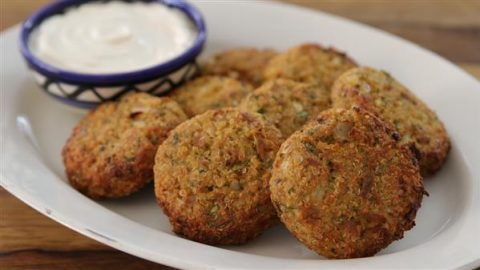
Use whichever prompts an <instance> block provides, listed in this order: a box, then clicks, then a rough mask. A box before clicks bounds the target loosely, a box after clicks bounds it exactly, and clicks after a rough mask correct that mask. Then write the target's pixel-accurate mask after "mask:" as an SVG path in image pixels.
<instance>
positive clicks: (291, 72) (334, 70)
mask: <svg viewBox="0 0 480 270" xmlns="http://www.w3.org/2000/svg"><path fill="white" fill-rule="evenodd" d="M356 66H357V64H356V63H355V62H354V61H353V60H352V59H350V58H349V57H348V56H347V55H346V54H344V53H341V52H339V51H337V50H335V49H333V48H323V47H322V46H320V45H317V44H310V43H307V44H302V45H298V46H295V47H293V48H290V49H289V50H287V51H286V52H284V53H281V54H278V55H277V56H276V57H274V58H273V59H272V60H271V61H270V63H269V64H268V65H267V67H266V68H265V71H264V73H263V74H264V77H265V79H267V80H272V79H277V78H284V79H290V80H294V81H299V82H310V83H320V84H323V85H325V86H326V87H327V88H328V89H330V87H331V86H332V84H333V82H334V81H335V79H337V77H338V76H340V75H341V74H342V73H343V72H345V71H347V70H349V69H351V68H353V67H356Z"/></svg>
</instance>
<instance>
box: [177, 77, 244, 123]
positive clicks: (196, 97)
mask: <svg viewBox="0 0 480 270" xmlns="http://www.w3.org/2000/svg"><path fill="white" fill-rule="evenodd" d="M252 91H253V89H252V86H251V85H249V84H248V83H245V82H240V81H238V80H236V79H232V78H229V77H219V76H203V77H198V78H196V79H195V80H193V81H190V82H188V83H187V84H185V85H183V86H182V87H180V88H178V89H176V90H175V91H174V92H173V93H172V95H171V98H173V99H174V100H175V101H177V102H178V104H180V106H181V107H182V108H183V110H184V111H185V113H186V114H187V115H188V116H189V117H193V116H195V115H197V114H201V113H204V112H206V111H208V110H210V109H220V108H223V107H235V106H237V105H238V104H240V101H241V100H242V99H243V98H244V97H246V96H247V95H248V94H249V93H250V92H252Z"/></svg>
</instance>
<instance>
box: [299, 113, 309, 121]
mask: <svg viewBox="0 0 480 270" xmlns="http://www.w3.org/2000/svg"><path fill="white" fill-rule="evenodd" d="M297 117H298V119H300V121H302V122H305V121H307V120H308V112H306V111H300V112H298V113H297Z"/></svg>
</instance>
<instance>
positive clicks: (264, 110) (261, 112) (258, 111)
mask: <svg viewBox="0 0 480 270" xmlns="http://www.w3.org/2000/svg"><path fill="white" fill-rule="evenodd" d="M266 112H267V110H266V109H265V108H264V107H262V108H260V109H258V110H257V113H259V114H264V113H266Z"/></svg>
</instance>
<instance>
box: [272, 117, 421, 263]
mask: <svg viewBox="0 0 480 270" xmlns="http://www.w3.org/2000/svg"><path fill="white" fill-rule="evenodd" d="M398 140H399V135H398V133H396V132H394V131H392V130H391V129H390V128H389V127H388V126H387V124H385V122H383V121H382V120H380V119H379V118H377V117H376V116H374V115H373V114H370V113H369V112H367V111H364V110H362V109H359V108H354V109H351V110H344V109H330V110H327V111H324V112H322V113H320V115H319V116H318V117H317V119H316V120H314V121H312V122H310V123H308V124H307V125H306V126H305V127H304V128H303V129H302V130H300V131H298V132H296V133H294V134H293V135H292V136H291V137H290V138H288V139H287V141H285V142H284V143H283V144H282V146H281V148H280V150H279V152H278V154H277V157H276V159H275V163H274V168H273V172H272V178H271V180H270V190H271V198H272V201H273V203H274V205H275V208H276V209H277V213H278V215H279V217H280V219H281V220H282V222H283V223H284V224H285V225H286V226H287V228H288V229H289V230H290V231H291V232H292V233H293V234H294V235H295V236H296V237H297V238H298V239H299V240H300V241H301V242H302V243H304V244H305V245H306V246H308V247H309V248H311V249H312V250H314V251H315V252H317V253H318V254H320V255H323V256H326V257H328V258H355V257H365V256H371V255H373V254H375V253H376V252H378V251H379V250H381V249H382V248H384V247H386V246H387V245H389V244H390V243H391V242H392V241H394V240H397V239H400V238H402V237H403V233H404V231H406V230H409V229H410V228H412V227H413V226H414V225H415V222H414V219H415V215H416V212H417V209H418V208H419V207H420V204H421V201H422V197H423V193H424V188H423V184H422V177H421V176H420V172H419V168H418V165H417V164H416V159H415V158H414V157H413V156H412V153H411V152H410V150H409V149H407V148H406V147H405V146H402V145H401V144H399V142H398Z"/></svg>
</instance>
